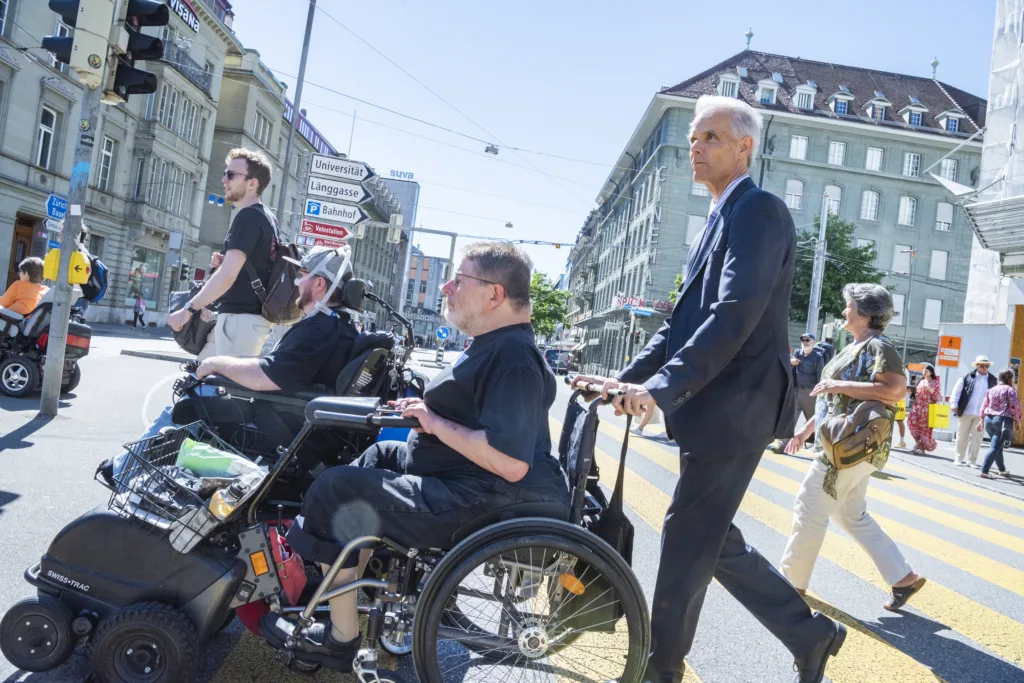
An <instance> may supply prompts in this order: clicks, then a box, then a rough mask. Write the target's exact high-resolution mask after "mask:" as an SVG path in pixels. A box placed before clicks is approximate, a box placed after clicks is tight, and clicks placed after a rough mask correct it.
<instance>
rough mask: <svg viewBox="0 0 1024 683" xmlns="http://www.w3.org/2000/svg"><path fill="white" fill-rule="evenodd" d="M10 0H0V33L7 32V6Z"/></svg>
mask: <svg viewBox="0 0 1024 683" xmlns="http://www.w3.org/2000/svg"><path fill="white" fill-rule="evenodd" d="M10 4H11V3H10V0H0V34H5V33H7V7H8V6H9V5H10Z"/></svg>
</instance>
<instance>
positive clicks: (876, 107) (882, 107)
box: [865, 90, 892, 121]
mask: <svg viewBox="0 0 1024 683" xmlns="http://www.w3.org/2000/svg"><path fill="white" fill-rule="evenodd" d="M891 106H892V102H890V101H889V100H887V99H885V93H883V92H882V91H881V90H876V91H875V97H874V98H873V99H872V100H871V101H870V102H868V104H867V106H866V107H865V109H867V111H868V116H870V117H871V118H872V119H873V120H875V121H885V119H886V117H887V116H888V114H889V107H891Z"/></svg>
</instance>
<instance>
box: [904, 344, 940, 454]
mask: <svg viewBox="0 0 1024 683" xmlns="http://www.w3.org/2000/svg"><path fill="white" fill-rule="evenodd" d="M921 375H922V376H921V381H920V382H918V383H917V388H916V389H914V407H913V408H911V409H910V415H908V416H907V426H908V427H910V435H911V436H912V437H914V450H912V451H910V452H911V453H915V454H917V455H924V454H925V453H928V452H930V451H934V450H935V447H936V446H938V444H937V443H936V442H935V439H934V437H932V428H931V427H929V426H928V406H930V405H931V404H933V403H939V402H940V401H942V390H941V389H940V388H939V380H938V379H937V378H936V377H935V368H934V367H932V366H931V365H930V364H928V363H925V365H924V369H923V370H922V371H921Z"/></svg>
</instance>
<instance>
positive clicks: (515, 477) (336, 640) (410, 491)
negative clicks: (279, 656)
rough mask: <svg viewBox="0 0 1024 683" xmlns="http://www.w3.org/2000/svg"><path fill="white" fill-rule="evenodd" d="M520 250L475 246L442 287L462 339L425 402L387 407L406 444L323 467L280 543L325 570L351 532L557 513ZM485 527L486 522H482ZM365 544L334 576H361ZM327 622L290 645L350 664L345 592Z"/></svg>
mask: <svg viewBox="0 0 1024 683" xmlns="http://www.w3.org/2000/svg"><path fill="white" fill-rule="evenodd" d="M530 270H531V263H530V260H529V258H528V257H527V256H526V255H525V254H524V253H523V252H521V251H520V250H519V249H517V248H515V247H514V246H512V245H508V244H502V243H477V244H473V245H470V246H469V247H468V249H467V250H466V252H465V255H464V257H463V259H462V262H461V264H460V265H459V268H458V270H456V271H455V273H454V277H453V278H452V279H451V280H450V281H449V282H447V283H446V284H445V285H444V287H443V289H442V291H443V292H444V294H445V295H446V296H447V302H448V313H447V317H448V319H449V320H450V321H451V322H452V323H453V324H454V325H456V326H457V327H458V328H459V329H460V330H461V331H462V332H464V333H465V334H466V335H468V336H472V337H473V338H474V341H473V345H472V346H471V347H470V348H469V349H468V350H467V351H466V352H465V353H463V354H462V356H461V357H460V358H459V359H458V360H457V361H456V362H455V363H454V364H453V365H452V366H451V367H449V368H447V369H445V370H444V371H442V372H441V373H440V374H439V375H438V376H437V377H435V378H434V379H433V380H432V381H431V382H430V383H429V384H428V385H427V387H426V392H425V394H424V398H423V399H422V400H420V399H405V400H402V401H399V402H397V403H396V407H397V408H399V409H400V410H401V411H402V414H403V416H405V417H415V418H417V419H418V420H419V424H420V427H419V429H417V430H416V431H415V432H413V433H412V434H410V436H409V439H408V441H407V442H405V443H402V442H395V441H391V442H382V443H377V444H375V445H373V446H372V447H371V448H369V449H368V450H367V451H366V452H364V453H363V454H362V456H360V457H359V458H358V459H357V460H356V461H355V462H353V463H352V464H351V465H348V466H344V467H334V468H331V469H328V470H327V471H325V472H324V473H322V474H321V475H320V476H319V477H317V479H316V480H315V481H314V482H313V484H312V486H311V487H310V488H309V490H308V492H307V494H306V496H305V499H304V501H303V504H302V515H301V516H300V517H299V518H298V519H297V523H296V524H294V525H292V527H291V529H290V531H289V533H288V536H287V540H288V543H289V544H290V545H291V547H292V548H293V549H294V550H295V551H296V552H297V553H299V555H301V556H302V557H303V558H304V559H306V560H308V561H313V562H317V563H319V564H320V565H321V566H322V567H323V569H324V572H325V573H326V572H327V569H328V567H329V566H330V565H331V564H332V563H333V562H334V561H335V560H336V559H337V558H338V556H339V554H340V552H341V549H342V548H343V546H344V545H345V544H346V543H348V542H349V541H351V540H352V539H355V538H357V537H359V536H365V535H374V536H387V537H388V538H391V539H393V540H394V541H396V542H397V543H400V544H403V545H405V546H406V547H410V548H422V549H426V548H439V549H448V548H451V547H452V546H453V545H454V542H453V537H454V536H455V535H456V534H457V533H458V532H459V531H460V530H464V529H465V528H466V526H467V525H470V526H471V525H472V524H473V523H474V522H476V523H477V524H479V523H481V522H480V520H481V519H486V518H491V517H493V516H494V515H495V513H500V511H501V509H502V508H508V507H509V506H513V505H517V504H522V503H548V504H551V503H555V505H549V508H551V509H554V510H561V509H563V508H564V511H565V513H564V516H565V517H567V516H568V506H569V491H568V487H567V484H566V480H565V477H564V475H563V474H562V471H561V469H560V466H559V464H558V462H557V460H556V459H555V458H554V457H552V455H551V438H550V433H549V430H548V410H549V409H550V408H551V405H552V404H553V403H554V400H555V395H556V384H555V378H554V376H553V375H552V374H551V371H550V369H548V366H547V364H546V363H545V362H544V358H543V356H542V354H541V352H540V351H539V350H538V348H537V345H536V342H535V339H534V332H533V328H532V326H531V325H530ZM484 523H486V522H484ZM368 557H369V551H365V550H364V551H362V553H361V554H360V557H359V558H356V557H355V555H353V556H350V560H351V561H350V562H347V563H346V564H347V566H346V567H345V568H344V569H343V570H342V571H341V572H340V573H339V574H338V575H337V577H336V579H335V581H334V586H340V585H342V584H345V583H348V582H350V581H352V580H354V579H355V578H357V576H358V575H360V574H361V571H362V566H363V565H365V562H366V561H367V559H368ZM330 613H331V616H330V623H329V624H327V623H320V622H317V623H314V624H313V625H312V626H310V627H309V628H307V629H304V630H302V631H301V632H300V633H299V634H297V638H296V645H295V648H294V649H295V651H296V654H297V655H298V656H300V657H301V658H302V659H304V660H311V661H315V662H319V663H322V664H324V665H325V666H327V667H329V668H333V669H337V670H340V671H350V670H351V667H352V660H353V657H354V656H355V654H356V651H357V650H358V648H359V642H360V634H359V624H358V616H357V607H356V593H355V592H354V591H352V592H348V593H346V594H344V595H342V596H340V597H337V598H334V599H332V600H331V601H330ZM279 619H280V617H279V615H277V614H275V613H271V614H268V615H267V616H266V617H265V618H264V620H263V621H262V622H261V630H262V632H263V635H264V637H265V638H266V639H267V641H268V642H269V643H270V644H271V645H273V646H275V647H277V648H281V647H283V646H284V643H285V641H286V639H287V633H286V632H285V630H284V627H286V626H287V624H283V625H282V624H281V623H280V622H279V621H278V620H279Z"/></svg>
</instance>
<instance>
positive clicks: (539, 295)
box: [530, 273, 569, 337]
mask: <svg viewBox="0 0 1024 683" xmlns="http://www.w3.org/2000/svg"><path fill="white" fill-rule="evenodd" d="M530 300H531V301H532V302H533V314H532V315H531V317H530V322H531V323H533V329H534V331H535V332H536V333H537V334H538V335H541V336H544V337H550V336H551V335H553V334H554V333H555V325H558V324H559V323H563V324H564V323H565V316H566V309H567V304H568V300H569V292H563V291H561V290H558V289H555V285H554V283H553V282H551V279H550V278H548V276H547V275H545V274H544V273H534V274H533V279H531V280H530Z"/></svg>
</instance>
